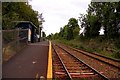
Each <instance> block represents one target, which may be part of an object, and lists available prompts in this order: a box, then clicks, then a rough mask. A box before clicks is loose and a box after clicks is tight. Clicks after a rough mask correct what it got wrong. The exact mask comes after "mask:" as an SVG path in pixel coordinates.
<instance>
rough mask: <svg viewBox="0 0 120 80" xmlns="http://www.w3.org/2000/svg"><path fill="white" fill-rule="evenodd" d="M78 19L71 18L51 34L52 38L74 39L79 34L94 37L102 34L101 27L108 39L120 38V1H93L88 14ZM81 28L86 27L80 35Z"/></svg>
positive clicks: (81, 15)
mask: <svg viewBox="0 0 120 80" xmlns="http://www.w3.org/2000/svg"><path fill="white" fill-rule="evenodd" d="M79 21H80V23H81V24H80V26H79V25H78V20H77V19H75V18H70V19H69V21H68V24H67V25H65V26H64V27H63V28H60V32H59V33H55V34H50V35H49V36H48V38H50V39H61V38H62V39H66V40H72V39H75V38H77V36H82V37H85V38H87V39H88V38H94V37H98V36H100V32H99V31H100V30H101V28H102V29H104V35H103V37H104V38H106V39H115V38H120V2H91V3H90V4H89V5H88V9H87V14H80V17H79ZM81 28H84V31H83V32H82V34H80V35H79V31H80V29H81Z"/></svg>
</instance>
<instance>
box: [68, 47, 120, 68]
mask: <svg viewBox="0 0 120 80" xmlns="http://www.w3.org/2000/svg"><path fill="white" fill-rule="evenodd" d="M69 48H70V49H72V50H74V51H77V52H79V53H82V54H84V55H86V56H89V57H91V58H94V59H97V60H99V61H101V62H104V63H106V64H108V65H110V66H113V67H115V68H118V69H120V60H117V59H112V58H109V57H106V56H103V55H100V54H97V53H91V54H90V53H88V52H85V51H82V50H79V49H75V48H72V47H69Z"/></svg>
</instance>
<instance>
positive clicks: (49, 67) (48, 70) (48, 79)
mask: <svg viewBox="0 0 120 80" xmlns="http://www.w3.org/2000/svg"><path fill="white" fill-rule="evenodd" d="M50 79H52V45H51V41H49V52H48V69H47V80H50Z"/></svg>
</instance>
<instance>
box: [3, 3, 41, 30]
mask: <svg viewBox="0 0 120 80" xmlns="http://www.w3.org/2000/svg"><path fill="white" fill-rule="evenodd" d="M37 16H38V12H37V11H34V10H33V9H32V8H31V6H30V5H28V4H26V3H25V2H4V3H3V5H2V23H3V27H2V28H3V29H11V28H14V27H13V25H12V21H31V22H32V23H34V24H35V25H36V26H37V27H38V25H39V21H38V18H37Z"/></svg>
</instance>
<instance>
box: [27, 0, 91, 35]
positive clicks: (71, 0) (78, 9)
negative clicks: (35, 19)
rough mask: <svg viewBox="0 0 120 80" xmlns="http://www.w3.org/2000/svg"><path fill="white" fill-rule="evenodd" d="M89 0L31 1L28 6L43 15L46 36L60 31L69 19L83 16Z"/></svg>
mask: <svg viewBox="0 0 120 80" xmlns="http://www.w3.org/2000/svg"><path fill="white" fill-rule="evenodd" d="M90 1H91V0H32V1H29V4H30V5H32V8H33V9H34V10H36V11H38V12H39V13H43V17H44V19H45V22H44V23H43V31H45V33H46V34H47V35H49V34H51V33H56V32H59V31H60V27H63V26H64V25H66V24H67V23H68V20H69V19H70V18H72V17H73V18H76V19H78V17H79V16H80V14H85V13H86V10H87V8H88V4H90Z"/></svg>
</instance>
